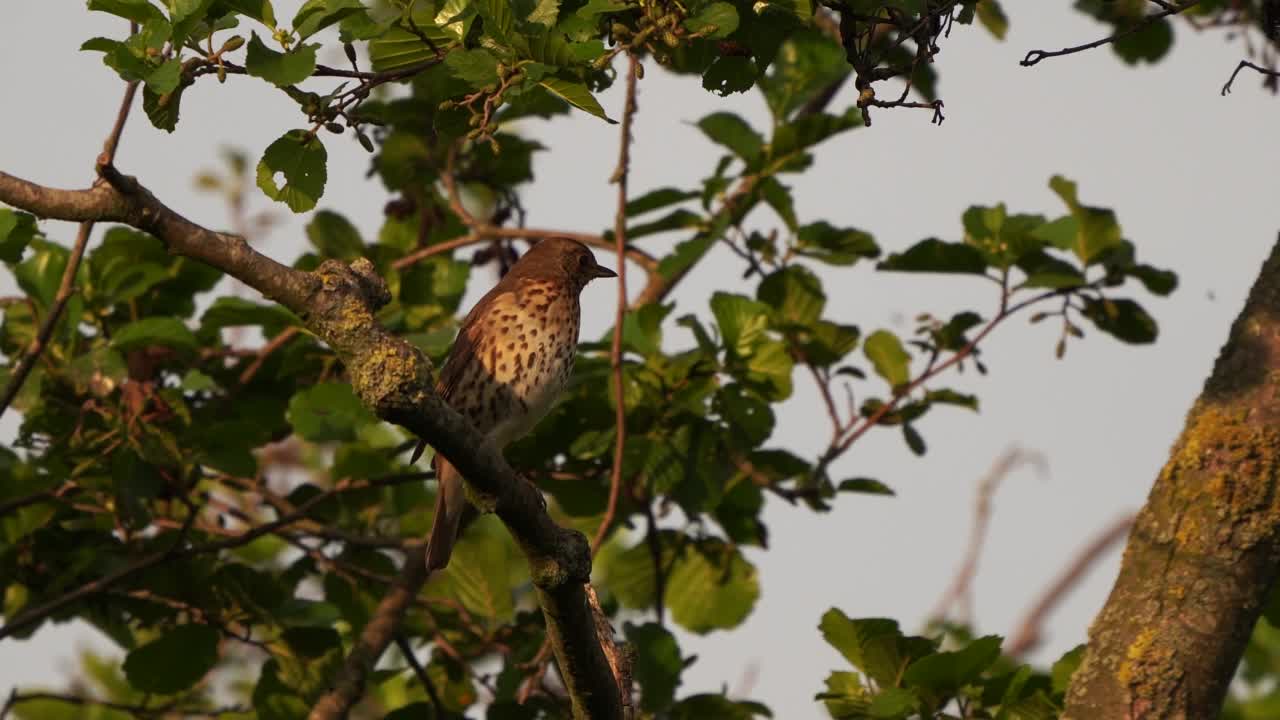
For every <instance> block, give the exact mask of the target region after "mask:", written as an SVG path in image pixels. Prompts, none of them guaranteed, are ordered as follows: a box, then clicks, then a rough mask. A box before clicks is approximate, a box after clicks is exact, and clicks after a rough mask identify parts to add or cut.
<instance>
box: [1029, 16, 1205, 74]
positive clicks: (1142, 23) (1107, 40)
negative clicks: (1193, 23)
mask: <svg viewBox="0 0 1280 720" xmlns="http://www.w3.org/2000/svg"><path fill="white" fill-rule="evenodd" d="M1199 4H1200V0H1191V2H1189V3H1186V4H1185V5H1169V6H1167V7H1166V8H1165V9H1164V10H1161V11H1160V12H1158V13H1152V14H1150V15H1145V16H1143V18H1142V19H1141V20H1139V21H1138V22H1136V23H1134V24H1133V25H1130V26H1129V27H1127V28H1125V29H1123V30H1121V31H1119V32H1117V33H1114V34H1112V35H1108V36H1107V37H1104V38H1100V39H1098V40H1094V41H1093V42H1089V43H1085V44H1083V45H1076V46H1073V47H1068V48H1063V49H1061V50H1032V51H1030V52H1028V53H1027V55H1026V57H1024V58H1022V61H1021V62H1020V63H1019V64H1020V65H1022V66H1023V67H1031V66H1032V65H1035V64H1036V63H1038V62H1040V61H1041V60H1044V59H1046V58H1052V57H1062V56H1063V55H1074V54H1075V53H1078V52H1084V51H1085V50H1092V49H1094V48H1096V47H1101V46H1102V45H1109V44H1111V43H1113V42H1115V41H1117V40H1121V39H1123V38H1127V37H1129V36H1130V35H1133V34H1134V33H1136V32H1138V31H1140V30H1142V29H1144V28H1146V27H1147V26H1148V25H1150V24H1151V23H1153V22H1155V21H1157V20H1160V19H1163V18H1166V17H1169V16H1170V15H1177V14H1178V13H1180V12H1183V11H1186V10H1190V9H1191V8H1193V7H1195V6H1196V5H1199Z"/></svg>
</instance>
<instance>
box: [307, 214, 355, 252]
mask: <svg viewBox="0 0 1280 720" xmlns="http://www.w3.org/2000/svg"><path fill="white" fill-rule="evenodd" d="M307 239H308V240H310V241H311V246H312V247H314V248H315V249H316V250H317V251H318V252H319V253H320V254H321V255H323V256H325V257H331V258H337V259H339V260H354V259H355V258H358V257H360V256H361V255H362V254H363V252H364V240H363V239H361V237H360V231H359V230H356V227H355V226H354V225H352V224H351V221H350V220H348V219H347V218H346V217H345V216H343V215H340V214H338V213H336V212H333V211H332V210H321V211H320V212H317V213H316V214H315V215H314V216H313V217H312V218H311V222H309V223H307Z"/></svg>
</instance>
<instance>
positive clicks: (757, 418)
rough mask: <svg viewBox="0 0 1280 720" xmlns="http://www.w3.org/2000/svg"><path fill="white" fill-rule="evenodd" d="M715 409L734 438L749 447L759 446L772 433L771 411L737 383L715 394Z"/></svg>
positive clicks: (772, 420) (772, 419)
mask: <svg viewBox="0 0 1280 720" xmlns="http://www.w3.org/2000/svg"><path fill="white" fill-rule="evenodd" d="M715 409H716V412H718V413H719V414H720V417H721V418H723V419H724V420H725V421H726V422H728V423H729V425H730V427H731V428H733V431H734V434H735V437H740V438H742V439H744V440H746V441H747V443H748V444H749V445H752V446H755V445H759V444H760V443H763V442H764V441H765V440H767V439H768V438H769V435H770V434H771V433H773V423H774V418H773V410H771V409H770V408H769V404H768V403H767V402H764V401H763V400H761V399H760V398H759V397H758V396H757V395H756V394H755V393H752V392H750V391H749V390H747V389H746V388H744V387H743V386H741V385H739V384H737V383H731V384H729V385H725V386H724V387H722V388H720V390H718V391H717V392H716V395H715Z"/></svg>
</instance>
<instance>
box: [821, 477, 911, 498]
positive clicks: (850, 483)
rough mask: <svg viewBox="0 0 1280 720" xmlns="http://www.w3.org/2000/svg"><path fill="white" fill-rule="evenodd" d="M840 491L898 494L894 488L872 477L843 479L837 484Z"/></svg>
mask: <svg viewBox="0 0 1280 720" xmlns="http://www.w3.org/2000/svg"><path fill="white" fill-rule="evenodd" d="M836 490H839V491H840V492H856V493H866V494H867V495H897V493H895V492H894V491H893V488H891V487H889V486H888V485H885V484H884V483H882V482H880V481H879V480H873V479H872V478H850V479H848V480H841V481H840V484H839V485H838V486H836Z"/></svg>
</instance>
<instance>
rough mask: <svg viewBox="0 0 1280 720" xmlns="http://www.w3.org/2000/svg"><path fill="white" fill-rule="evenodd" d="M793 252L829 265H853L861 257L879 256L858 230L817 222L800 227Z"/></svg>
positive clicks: (878, 250) (869, 240)
mask: <svg viewBox="0 0 1280 720" xmlns="http://www.w3.org/2000/svg"><path fill="white" fill-rule="evenodd" d="M796 253H797V254H799V255H803V256H805V257H810V258H813V259H815V260H821V261H823V262H825V263H829V264H831V265H852V264H854V263H856V262H857V261H858V260H860V259H862V258H876V257H879V256H880V247H879V246H878V245H876V241H875V240H874V239H873V238H872V237H871V235H869V234H867V233H865V232H862V231H861V230H853V229H850V228H837V227H834V226H832V225H831V224H829V223H827V222H821V221H820V222H816V223H811V224H809V225H805V226H804V227H802V228H800V232H799V233H798V234H797V235H796Z"/></svg>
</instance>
